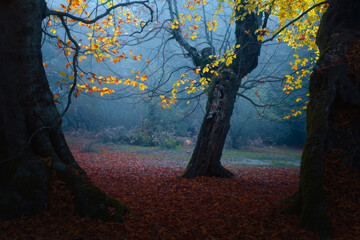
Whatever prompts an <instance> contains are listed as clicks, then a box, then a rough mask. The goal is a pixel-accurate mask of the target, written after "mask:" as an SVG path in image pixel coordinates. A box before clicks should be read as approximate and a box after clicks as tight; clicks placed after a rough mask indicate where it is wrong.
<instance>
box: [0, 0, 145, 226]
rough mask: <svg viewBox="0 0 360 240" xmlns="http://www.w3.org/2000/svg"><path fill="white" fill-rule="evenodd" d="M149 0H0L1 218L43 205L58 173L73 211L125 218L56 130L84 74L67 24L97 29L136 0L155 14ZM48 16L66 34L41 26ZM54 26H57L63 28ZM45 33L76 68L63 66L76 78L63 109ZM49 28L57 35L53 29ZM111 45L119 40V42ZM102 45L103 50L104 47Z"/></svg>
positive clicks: (77, 46) (97, 49) (30, 211)
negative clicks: (52, 3) (52, 82)
mask: <svg viewBox="0 0 360 240" xmlns="http://www.w3.org/2000/svg"><path fill="white" fill-rule="evenodd" d="M147 3H148V1H134V2H131V1H124V2H123V3H115V1H99V2H98V3H97V5H95V6H92V8H91V9H92V10H93V12H91V13H87V12H86V11H85V9H87V5H86V3H85V2H84V1H82V0H74V1H68V6H64V5H63V6H62V8H63V9H64V10H63V11H55V10H50V9H49V8H47V6H46V2H45V0H5V1H1V2H0V62H1V66H0V99H1V104H0V217H1V218H7V219H9V218H14V217H19V216H21V215H30V214H34V213H38V212H40V211H42V210H45V209H46V206H47V202H48V193H49V191H50V189H51V187H52V185H53V184H54V181H52V180H51V179H52V177H53V176H54V174H56V177H57V178H58V180H60V181H63V182H64V183H65V185H66V186H67V187H68V188H69V189H70V190H71V191H72V193H73V195H74V204H75V207H76V211H77V213H78V214H80V215H81V216H85V215H86V216H90V217H94V218H100V219H104V220H115V221H121V220H122V216H123V215H124V214H125V213H126V212H127V211H128V210H127V208H126V207H125V206H124V205H123V204H122V203H120V202H119V201H118V200H115V199H113V198H110V197H108V196H107V195H106V194H105V193H104V192H103V191H101V190H100V189H99V188H97V187H96V186H95V185H94V184H93V183H91V181H90V180H89V179H88V177H87V176H86V173H85V172H84V171H83V170H82V169H81V168H80V167H79V165H78V164H77V163H76V162H75V160H74V158H73V156H72V154H71V152H70V150H69V147H68V145H67V143H66V141H65V138H64V135H63V132H62V129H61V119H62V117H63V115H64V113H65V111H66V110H67V109H68V107H69V104H70V99H71V96H72V94H75V93H77V88H78V87H80V88H81V86H78V85H77V82H76V80H77V79H78V78H81V77H82V74H80V73H79V64H78V63H79V61H81V56H82V55H81V50H80V48H81V46H80V44H79V43H78V41H77V40H76V39H75V38H74V34H73V32H72V31H71V28H72V27H73V26H72V25H71V24H72V23H80V24H83V25H84V24H85V25H91V26H89V27H90V29H91V28H92V27H94V29H96V27H100V26H101V24H105V25H106V24H108V25H109V24H110V23H111V22H112V21H111V20H109V18H107V17H109V16H112V17H115V16H116V14H115V13H113V11H114V10H116V9H118V8H121V7H123V8H124V9H123V11H127V10H126V9H127V8H128V7H130V6H133V5H137V6H138V7H139V9H141V8H142V7H144V11H145V12H150V14H152V10H151V9H150V7H149V6H148V5H147ZM76 15H77V16H76ZM79 15H80V16H79ZM45 18H48V23H47V24H46V25H45V26H51V25H52V24H54V23H56V22H58V24H60V26H61V27H62V28H63V30H62V31H63V32H62V34H64V35H63V37H62V38H60V37H59V36H57V37H56V35H51V34H49V33H48V32H47V31H46V29H45V27H44V28H42V23H43V20H44V19H45ZM128 20H129V19H127V20H126V21H128ZM138 20H139V19H138ZM99 21H101V23H100V25H99V23H98V22H99ZM131 21H132V20H131ZM141 24H142V25H141V27H144V26H146V22H141ZM60 26H59V27H60ZM102 29H103V28H102ZM141 29H142V28H141ZM141 29H140V31H141ZM57 31H61V30H60V28H58V29H57ZM99 31H100V32H101V30H99ZM103 31H105V30H103ZM43 32H44V34H45V35H48V36H50V37H52V36H55V39H57V43H58V45H59V48H61V49H62V50H63V51H64V52H65V55H66V56H71V57H72V59H71V63H69V64H70V67H71V68H72V71H73V74H71V75H70V74H65V73H61V74H63V75H65V76H66V77H67V78H68V79H72V80H74V81H73V82H72V85H73V86H72V87H71V90H70V93H69V95H68V96H69V97H68V99H69V103H68V105H67V106H66V108H65V111H64V112H63V113H62V114H61V115H60V114H59V113H58V111H57V109H56V107H55V103H54V98H53V94H52V93H51V91H50V89H49V85H48V81H47V78H46V75H45V71H44V67H43V65H45V64H43V60H42V53H41V40H42V33H43ZM50 32H51V33H52V34H55V32H56V29H51V30H50ZM109 41H110V40H109ZM110 43H111V42H107V44H110ZM112 44H114V45H116V42H113V43H112ZM102 47H104V46H100V45H96V44H95V45H94V46H93V49H91V51H93V52H92V53H96V54H97V55H96V57H97V58H98V59H99V61H100V60H101V59H100V58H102V55H100V53H101V51H100V50H101V48H102ZM102 50H104V51H105V52H106V49H105V48H103V49H102ZM83 58H84V57H83ZM86 74H90V75H91V76H95V75H94V74H92V73H86ZM110 79H111V77H110ZM113 80H114V79H113ZM101 92H106V89H105V90H104V89H101ZM55 97H56V96H55Z"/></svg>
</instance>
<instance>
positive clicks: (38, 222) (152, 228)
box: [0, 148, 341, 240]
mask: <svg viewBox="0 0 360 240" xmlns="http://www.w3.org/2000/svg"><path fill="white" fill-rule="evenodd" d="M72 152H73V154H74V156H75V158H76V160H77V162H78V163H79V164H80V166H81V167H83V168H84V169H85V171H86V172H87V174H88V175H89V177H90V178H91V179H92V181H93V182H94V183H95V184H96V185H97V186H98V187H99V188H100V189H102V190H103V191H105V192H106V193H107V194H108V195H109V196H112V197H115V198H116V199H119V200H120V201H122V202H123V203H124V204H125V205H126V206H127V207H129V208H130V210H131V211H132V213H131V214H130V215H128V216H126V217H125V222H124V223H114V222H103V221H100V220H93V219H90V218H86V217H85V218H84V217H82V218H81V217H79V216H77V215H76V214H74V206H73V204H71V199H72V195H71V192H70V191H69V190H68V189H66V187H65V186H64V185H63V184H61V183H59V182H57V183H55V184H54V186H53V187H52V191H51V193H50V197H49V198H50V201H49V210H47V211H45V212H43V213H39V214H37V215H34V216H30V217H21V218H18V219H14V220H11V221H0V236H1V237H0V239H72V240H87V239H90V240H92V239H94V240H97V239H99V240H103V239H105V240H106V239H144V240H147V239H149V240H150V239H209V240H213V239H225V240H226V239H229V240H230V239H241V240H260V239H264V240H267V239H269V240H270V239H271V240H273V239H274V240H276V239H284V240H285V239H286V240H287V239H294V240H296V239H299V240H300V239H314V240H316V239H318V237H317V236H316V235H315V234H314V233H312V232H309V231H306V230H304V229H302V228H300V227H298V226H297V225H296V222H297V219H298V218H297V217H296V216H283V215H278V214H277V211H278V210H279V207H278V205H279V203H280V202H281V201H282V200H284V199H285V198H287V197H289V196H291V194H293V193H294V192H295V191H296V189H297V185H298V181H299V169H298V168H275V167H245V166H241V167H237V166H226V167H227V168H228V169H229V170H231V171H232V172H233V173H234V174H235V178H233V179H224V178H213V177H197V178H195V179H192V180H188V179H182V178H179V177H178V176H179V175H181V173H182V172H183V171H184V167H182V166H179V165H175V166H174V165H173V166H172V165H171V164H162V163H161V162H164V161H165V162H166V158H169V157H170V156H169V155H165V157H164V158H162V157H159V155H154V154H152V153H151V152H149V153H144V154H136V153H133V152H126V151H125V152H122V151H111V150H110V151H109V150H106V148H103V149H101V150H100V151H98V153H96V152H91V153H85V152H82V151H81V150H80V148H73V149H72ZM154 156H157V157H154ZM339 239H341V238H339Z"/></svg>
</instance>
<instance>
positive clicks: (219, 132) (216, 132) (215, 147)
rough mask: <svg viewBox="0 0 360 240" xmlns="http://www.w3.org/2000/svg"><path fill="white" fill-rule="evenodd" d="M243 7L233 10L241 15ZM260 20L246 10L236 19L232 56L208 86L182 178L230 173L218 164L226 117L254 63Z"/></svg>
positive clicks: (228, 122) (221, 175)
mask: <svg viewBox="0 0 360 240" xmlns="http://www.w3.org/2000/svg"><path fill="white" fill-rule="evenodd" d="M242 13H243V9H241V10H240V11H238V12H237V15H241V14H242ZM260 23H261V20H260V19H259V18H258V17H257V16H256V14H254V13H252V14H248V15H247V16H246V17H245V19H243V20H240V19H239V20H237V21H236V29H235V35H236V45H238V44H239V45H240V48H238V49H236V51H235V53H236V58H235V60H234V62H233V63H232V64H231V65H230V66H229V67H228V68H223V69H222V70H220V72H219V77H218V78H216V79H213V80H212V82H211V86H210V88H209V90H208V101H207V105H206V113H205V117H204V120H203V122H202V124H201V128H200V132H199V134H198V138H197V142H196V146H195V149H194V152H193V154H192V157H191V159H190V162H189V164H188V166H187V168H186V170H185V172H184V173H183V175H182V177H184V178H193V177H195V176H214V177H232V176H233V174H232V173H231V172H230V171H228V170H226V169H225V168H224V167H223V166H221V163H220V159H221V155H222V151H223V148H224V144H225V140H226V136H227V133H228V131H229V128H230V119H231V115H232V113H233V109H234V104H235V101H236V96H237V92H238V90H239V87H240V85H241V80H242V78H243V77H244V76H246V75H247V74H249V73H250V72H251V71H252V70H254V69H255V68H256V67H257V65H258V57H259V55H260V47H261V46H260V44H259V43H258V41H257V36H256V34H255V31H256V30H257V29H258V28H259V27H260Z"/></svg>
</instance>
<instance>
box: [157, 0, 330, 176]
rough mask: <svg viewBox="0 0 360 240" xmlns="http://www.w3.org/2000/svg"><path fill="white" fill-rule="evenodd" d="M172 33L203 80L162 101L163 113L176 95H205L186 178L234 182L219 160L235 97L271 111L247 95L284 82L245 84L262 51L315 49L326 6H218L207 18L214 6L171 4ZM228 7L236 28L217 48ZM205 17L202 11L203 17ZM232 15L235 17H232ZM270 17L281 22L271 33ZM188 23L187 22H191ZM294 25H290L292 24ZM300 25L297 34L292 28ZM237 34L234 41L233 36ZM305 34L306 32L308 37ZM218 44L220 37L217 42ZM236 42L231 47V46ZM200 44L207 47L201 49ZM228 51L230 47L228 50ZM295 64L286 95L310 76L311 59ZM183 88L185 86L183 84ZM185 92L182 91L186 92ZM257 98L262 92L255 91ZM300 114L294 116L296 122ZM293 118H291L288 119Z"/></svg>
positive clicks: (288, 3)
mask: <svg viewBox="0 0 360 240" xmlns="http://www.w3.org/2000/svg"><path fill="white" fill-rule="evenodd" d="M166 2H167V5H168V10H169V15H170V21H171V28H170V29H168V30H167V31H168V33H169V35H170V36H171V37H170V38H169V40H175V41H176V42H177V43H178V45H179V46H180V47H181V48H182V50H183V51H184V52H185V55H186V56H187V57H190V59H191V60H192V63H193V71H194V72H195V73H196V74H198V75H199V79H198V80H189V79H187V78H188V77H187V74H188V73H184V74H182V76H181V78H180V79H179V80H178V81H177V82H176V83H175V84H174V87H173V89H172V91H171V94H170V97H166V96H164V95H162V96H160V97H161V103H162V104H163V109H164V108H167V107H170V105H171V104H175V103H176V101H177V94H178V93H179V92H181V91H184V90H186V91H187V92H188V93H194V92H196V91H202V92H205V93H206V94H207V104H206V109H205V116H204V119H203V121H202V125H201V128H200V132H199V134H198V138H197V142H196V146H195V149H194V151H193V154H192V157H191V159H190V162H189V164H188V166H187V168H186V170H185V172H184V173H183V175H182V177H185V178H193V177H195V176H216V177H232V176H233V174H232V173H231V172H229V171H228V170H226V169H225V168H224V167H222V165H221V162H220V159H221V155H222V150H223V147H224V144H225V139H226V136H227V133H228V131H229V128H230V118H231V115H232V112H233V108H234V104H235V101H236V98H237V97H241V98H243V99H246V100H248V101H250V102H251V103H252V104H253V105H255V106H257V107H267V106H269V105H270V104H265V103H262V102H261V103H259V104H258V103H256V101H254V100H253V99H251V98H249V97H248V96H246V94H244V92H245V91H247V90H253V89H255V88H256V87H257V86H259V85H261V84H265V83H266V82H267V81H269V82H271V81H278V82H280V81H282V80H279V79H277V80H273V79H270V78H269V79H268V80H265V81H247V80H246V76H247V75H248V74H249V73H251V72H252V71H253V70H254V69H255V68H256V67H257V65H258V59H259V55H260V50H261V46H262V45H263V44H264V43H266V42H270V41H272V40H275V39H277V40H278V41H279V42H280V41H285V42H288V43H289V44H290V45H291V46H292V47H293V48H294V49H297V48H299V47H301V46H304V45H306V46H308V47H309V49H310V50H312V49H314V48H316V45H315V42H314V38H315V37H314V36H315V34H316V30H317V26H315V25H316V24H313V23H312V22H315V21H316V20H319V19H320V15H321V13H322V12H323V10H324V9H326V6H325V5H326V2H320V1H316V2H315V3H313V2H310V1H296V2H295V3H292V2H291V1H250V0H244V1H219V5H218V6H217V11H216V12H214V13H213V16H212V17H211V14H208V13H207V10H206V9H205V7H204V6H206V5H208V4H210V3H208V2H206V1H191V0H189V1H185V2H184V8H186V9H188V10H190V12H191V11H192V10H194V9H202V15H200V13H198V12H196V13H195V14H193V15H191V14H185V13H183V12H181V10H179V6H178V5H181V3H180V2H178V1H176V0H167V1H166ZM224 4H227V5H228V7H230V14H228V16H226V17H227V19H226V20H225V21H226V24H229V25H231V24H234V25H235V26H234V27H233V28H231V27H227V29H226V33H224V34H225V37H224V39H223V42H224V43H223V44H222V45H220V46H215V44H214V37H213V33H214V31H215V30H216V29H217V28H218V26H219V23H218V21H217V19H216V18H215V17H216V15H217V14H219V13H220V12H222V11H224ZM199 12H201V11H199ZM231 14H232V16H231ZM270 16H277V17H278V18H279V19H280V20H279V24H278V26H277V27H275V29H273V30H271V31H270V29H269V28H268V26H267V25H268V22H269V18H270ZM188 19H189V20H188ZM289 19H290V21H289ZM291 25H296V27H297V28H298V29H296V30H295V29H294V27H290V26H291ZM202 26H203V28H202V31H201V34H202V35H204V36H203V38H202V40H201V41H202V42H201V43H198V42H196V39H197V38H198V37H199V36H200V34H198V32H199V33H200V31H199V29H200V28H201V27H202ZM231 31H233V34H232V35H233V39H231V38H229V37H227V36H230V35H231V33H229V32H231ZM302 31H305V32H306V34H304V33H303V32H302ZM219 38H220V37H219ZM231 41H233V43H229V42H231ZM200 44H206V45H207V47H202V49H200V47H199V45H200ZM224 45H230V46H232V47H230V48H228V49H227V51H224V53H222V52H221V51H222V50H223V49H224ZM225 49H226V47H225ZM296 56H297V57H296V60H295V62H294V63H292V68H293V69H294V71H295V72H296V74H295V75H298V76H296V79H295V78H294V77H293V76H291V75H287V76H286V77H285V79H286V84H285V87H284V91H285V93H289V92H290V91H292V90H294V89H298V88H301V87H302V84H301V83H302V78H304V77H306V76H308V74H309V73H310V72H309V70H308V69H305V68H303V69H300V68H298V66H300V65H301V66H305V65H306V63H307V62H309V60H308V59H306V58H302V59H299V56H298V55H296ZM184 83H185V84H184ZM182 86H184V87H182ZM253 91H254V93H255V95H257V97H260V96H259V94H258V91H256V90H253ZM297 114H299V111H297V112H295V113H294V114H293V115H294V116H296V115H297ZM287 117H290V116H287Z"/></svg>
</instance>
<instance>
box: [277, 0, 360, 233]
mask: <svg viewBox="0 0 360 240" xmlns="http://www.w3.org/2000/svg"><path fill="white" fill-rule="evenodd" d="M359 11H360V2H359V1H350V0H341V1H340V0H333V1H330V4H329V8H328V10H327V12H326V13H325V14H324V16H323V17H322V19H321V24H320V28H319V31H318V34H317V44H318V46H319V49H320V58H319V60H318V62H317V64H316V66H315V68H314V70H313V73H312V75H311V77H310V86H309V91H310V100H309V104H308V109H307V131H308V137H307V139H306V143H305V147H304V151H303V154H302V161H301V169H300V184H299V188H298V191H297V192H296V193H295V195H294V196H293V197H292V198H290V199H288V200H287V201H286V202H285V207H284V208H283V210H282V211H281V213H285V214H297V215H299V216H300V219H299V225H301V226H304V227H305V228H307V229H310V230H312V231H315V232H317V233H318V234H319V235H320V236H321V237H322V238H324V239H325V238H327V237H328V236H331V235H332V226H331V224H330V222H331V219H330V218H329V217H328V214H327V199H330V198H332V196H331V195H330V194H331V192H330V191H326V189H327V188H331V186H326V182H325V180H324V179H326V178H327V175H326V174H327V173H328V172H329V171H328V170H329V169H326V168H327V167H329V166H334V165H333V164H331V163H330V162H331V161H333V160H334V159H333V158H330V157H328V156H329V154H330V153H331V152H333V151H334V150H335V149H338V148H341V149H342V153H343V154H342V159H343V162H344V164H345V165H346V166H348V167H349V168H355V169H356V170H357V171H358V172H360V150H359V146H360V124H359V122H360V78H359V74H358V71H359V70H360V67H359V61H358V60H359V58H358V56H359V54H360V29H359V25H360V16H359V14H358V13H359ZM357 46H358V47H357ZM356 48H358V50H354V49H356ZM356 51H357V54H353V57H350V55H349V54H350V53H351V52H356ZM351 59H352V60H351ZM354 69H357V71H354ZM331 172H336V170H335V169H331Z"/></svg>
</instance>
